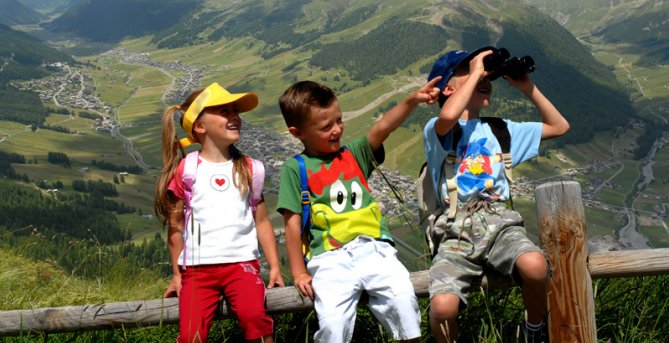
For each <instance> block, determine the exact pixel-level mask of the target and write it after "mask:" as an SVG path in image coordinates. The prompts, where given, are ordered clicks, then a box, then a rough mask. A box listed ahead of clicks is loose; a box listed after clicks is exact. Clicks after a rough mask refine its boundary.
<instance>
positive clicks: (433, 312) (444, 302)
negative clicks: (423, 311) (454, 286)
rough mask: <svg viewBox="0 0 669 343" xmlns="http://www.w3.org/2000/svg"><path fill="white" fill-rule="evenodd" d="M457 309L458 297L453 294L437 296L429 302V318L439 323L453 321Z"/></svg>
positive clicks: (456, 314) (458, 307) (458, 305)
mask: <svg viewBox="0 0 669 343" xmlns="http://www.w3.org/2000/svg"><path fill="white" fill-rule="evenodd" d="M459 309H460V297H458V296H457V295H455V294H437V295H435V296H433V297H432V299H431V300H430V317H432V318H434V319H437V320H439V321H444V320H453V319H455V318H456V317H457V316H458V310H459Z"/></svg>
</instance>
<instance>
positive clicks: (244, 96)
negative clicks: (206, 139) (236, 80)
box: [179, 82, 258, 148]
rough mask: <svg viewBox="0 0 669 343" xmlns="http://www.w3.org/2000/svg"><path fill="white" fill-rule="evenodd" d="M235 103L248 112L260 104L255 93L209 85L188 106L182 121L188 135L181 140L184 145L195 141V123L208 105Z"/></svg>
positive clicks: (216, 84) (215, 84) (240, 109)
mask: <svg viewBox="0 0 669 343" xmlns="http://www.w3.org/2000/svg"><path fill="white" fill-rule="evenodd" d="M228 104H235V105H236V106H237V110H238V111H239V113H243V112H248V111H250V110H252V109H254V108H256V106H258V96H257V95H256V94H255V93H234V94H233V93H230V92H228V91H227V90H226V89H225V88H223V87H221V85H219V84H218V83H216V82H214V83H212V84H210V85H209V86H207V88H205V89H204V90H203V91H202V93H200V95H198V96H197V98H195V100H193V103H192V104H191V105H190V106H189V107H188V110H187V111H186V113H185V114H184V117H183V120H182V122H181V127H183V129H184V131H186V133H187V134H188V137H186V138H185V139H182V140H180V141H179V143H180V144H181V146H182V147H184V148H185V147H187V146H188V145H190V144H191V143H193V142H194V139H193V132H192V131H193V123H194V122H195V120H196V119H197V117H198V116H199V115H200V113H201V112H202V111H203V110H204V109H205V108H207V107H215V106H222V105H228Z"/></svg>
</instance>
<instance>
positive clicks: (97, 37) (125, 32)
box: [44, 0, 201, 42]
mask: <svg viewBox="0 0 669 343" xmlns="http://www.w3.org/2000/svg"><path fill="white" fill-rule="evenodd" d="M200 4H201V1H192V0H116V1H107V0H92V1H86V2H82V3H81V4H79V5H75V6H72V7H70V8H69V9H68V10H67V11H65V12H64V13H63V14H62V15H60V16H59V17H58V18H56V19H55V20H53V21H51V22H49V23H47V24H45V25H44V26H45V28H46V29H48V30H51V31H54V32H58V33H63V34H71V35H75V36H79V37H83V38H86V39H89V40H93V41H102V42H116V41H119V40H121V39H123V38H125V37H139V36H142V35H146V34H152V33H155V32H157V31H159V30H164V29H166V28H168V27H170V26H172V25H174V23H176V22H177V21H178V20H179V19H180V18H182V17H184V16H185V15H186V14H188V13H189V12H190V11H191V10H193V9H194V8H196V7H197V6H198V5H200Z"/></svg>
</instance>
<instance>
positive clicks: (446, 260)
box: [429, 237, 483, 343]
mask: <svg viewBox="0 0 669 343" xmlns="http://www.w3.org/2000/svg"><path fill="white" fill-rule="evenodd" d="M473 252H474V245H473V244H472V243H471V242H468V241H465V240H461V239H460V238H457V237H455V238H446V239H444V240H443V241H442V242H441V244H440V245H439V250H438V252H437V255H436V256H435V257H434V259H433V260H432V266H431V267H430V287H429V290H430V313H429V315H430V329H431V330H432V335H434V337H435V338H436V339H437V342H440V343H441V342H454V341H455V340H456V338H457V337H458V323H457V316H458V312H459V310H460V306H461V305H466V304H467V293H466V291H467V290H468V289H469V287H470V285H471V284H472V282H473V281H474V279H475V278H477V277H480V276H481V274H482V273H483V267H482V265H481V263H480V262H478V261H473V260H470V259H469V257H470V256H471V254H472V253H473Z"/></svg>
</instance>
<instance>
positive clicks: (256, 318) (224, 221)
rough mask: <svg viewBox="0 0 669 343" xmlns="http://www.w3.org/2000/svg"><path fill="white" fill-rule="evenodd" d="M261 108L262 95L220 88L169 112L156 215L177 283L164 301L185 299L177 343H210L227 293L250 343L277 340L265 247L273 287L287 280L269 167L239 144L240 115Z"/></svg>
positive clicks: (193, 97)
mask: <svg viewBox="0 0 669 343" xmlns="http://www.w3.org/2000/svg"><path fill="white" fill-rule="evenodd" d="M257 105H258V97H257V96H256V95H255V94H254V93H239V94H232V93H230V92H228V91H227V90H226V89H225V88H223V87H221V86H220V85H219V84H218V83H212V84H211V85H209V86H207V87H206V88H204V89H202V90H198V91H195V92H193V93H192V94H191V95H189V96H188V97H187V98H186V100H185V101H184V102H183V104H181V105H180V106H172V107H169V108H167V109H166V110H165V111H164V113H163V119H162V127H163V132H162V145H163V169H162V173H161V175H160V178H159V180H158V183H157V187H156V197H155V210H156V213H157V215H158V216H159V217H160V218H161V220H162V222H163V224H168V227H169V230H168V244H169V250H170V257H171V262H172V270H173V277H172V280H171V282H170V285H169V287H168V288H167V291H166V292H165V294H164V296H165V297H169V296H178V297H179V336H178V337H177V342H206V341H207V336H208V332H209V329H210V327H211V325H212V322H213V319H214V314H215V310H216V308H217V305H218V302H219V299H220V296H221V295H224V296H225V298H226V300H227V302H228V304H229V305H230V307H231V309H232V311H233V312H234V313H235V315H236V317H237V318H238V320H239V325H240V326H241V328H242V331H243V333H244V338H245V339H246V340H247V341H258V342H260V341H263V342H272V341H273V337H272V333H273V321H272V319H271V318H270V317H269V316H267V314H266V312H265V307H264V300H265V285H264V282H263V280H262V278H261V277H260V266H259V262H258V256H259V251H258V242H259V243H260V247H261V248H262V251H263V253H264V255H265V259H266V260H267V262H268V264H269V267H270V273H269V284H268V287H269V288H272V287H274V286H275V285H278V286H281V287H282V286H284V282H283V278H282V276H281V271H280V266H279V258H278V254H277V247H276V240H275V237H274V230H273V229H272V225H271V223H270V221H269V219H268V217H267V210H266V208H265V203H264V201H263V200H262V193H261V191H262V186H263V181H264V180H263V179H264V166H263V164H262V163H261V162H260V161H257V160H254V159H251V158H250V157H248V156H245V155H244V154H242V152H241V151H239V150H238V149H237V148H236V147H235V146H234V143H236V142H238V141H239V139H240V129H241V125H242V121H241V118H240V116H239V114H240V113H243V112H247V111H250V110H252V109H254V108H255V107H256V106H257ZM176 111H181V112H182V113H183V115H182V117H181V126H182V128H183V129H184V131H185V132H186V134H187V136H186V137H185V138H182V139H178V137H177V135H176V129H175V125H174V114H175V112H176ZM192 143H199V144H200V145H201V149H200V150H199V151H194V152H192V153H190V154H188V155H187V156H185V157H184V152H183V149H184V148H185V147H187V146H188V145H190V144H192ZM179 150H181V154H179Z"/></svg>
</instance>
